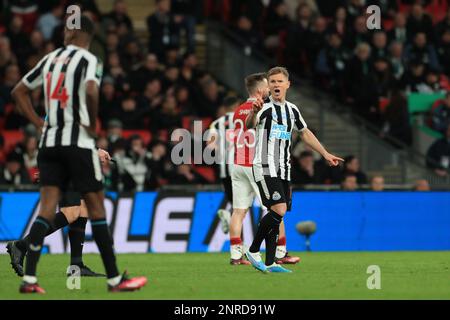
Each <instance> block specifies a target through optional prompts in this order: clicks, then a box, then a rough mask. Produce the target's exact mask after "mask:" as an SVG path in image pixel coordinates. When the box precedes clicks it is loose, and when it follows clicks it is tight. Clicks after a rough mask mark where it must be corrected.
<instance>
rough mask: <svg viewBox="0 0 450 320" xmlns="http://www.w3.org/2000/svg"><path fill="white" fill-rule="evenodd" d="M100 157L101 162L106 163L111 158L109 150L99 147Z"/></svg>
mask: <svg viewBox="0 0 450 320" xmlns="http://www.w3.org/2000/svg"><path fill="white" fill-rule="evenodd" d="M98 157H99V158H100V162H101V163H105V162H106V161H109V160H111V156H110V155H109V153H108V151H106V150H103V149H100V148H99V149H98Z"/></svg>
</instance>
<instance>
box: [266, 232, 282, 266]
mask: <svg viewBox="0 0 450 320" xmlns="http://www.w3.org/2000/svg"><path fill="white" fill-rule="evenodd" d="M279 234H280V225H278V227H273V228H272V229H271V230H270V232H269V233H268V234H267V236H266V237H265V239H264V240H265V241H266V266H270V265H272V264H273V263H274V262H275V253H276V251H277V241H278V235H279Z"/></svg>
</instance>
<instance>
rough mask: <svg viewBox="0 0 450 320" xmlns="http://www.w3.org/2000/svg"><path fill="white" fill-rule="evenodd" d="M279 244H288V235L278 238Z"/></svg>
mask: <svg viewBox="0 0 450 320" xmlns="http://www.w3.org/2000/svg"><path fill="white" fill-rule="evenodd" d="M277 246H286V237H280V238H278V241H277Z"/></svg>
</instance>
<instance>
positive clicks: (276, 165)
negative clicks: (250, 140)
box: [253, 97, 307, 182]
mask: <svg viewBox="0 0 450 320" xmlns="http://www.w3.org/2000/svg"><path fill="white" fill-rule="evenodd" d="M306 127H307V126H306V123H305V121H304V120H303V117H302V115H301V114H300V111H299V110H298V108H297V107H296V106H295V105H294V104H292V103H290V102H288V101H285V102H284V103H283V104H281V103H279V102H276V101H274V100H273V99H272V97H270V99H269V101H268V102H266V103H264V105H263V107H262V108H261V110H260V111H259V112H258V114H257V115H256V151H255V158H254V160H253V175H254V178H255V181H257V182H258V181H261V180H263V179H264V176H270V177H279V178H280V179H282V180H287V181H290V180H291V150H290V149H291V135H292V131H293V130H298V131H302V130H304V129H306Z"/></svg>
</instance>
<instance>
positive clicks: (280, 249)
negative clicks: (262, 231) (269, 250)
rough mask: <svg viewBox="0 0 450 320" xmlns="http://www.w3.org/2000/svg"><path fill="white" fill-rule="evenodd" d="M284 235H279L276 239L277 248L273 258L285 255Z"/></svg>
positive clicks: (280, 257)
mask: <svg viewBox="0 0 450 320" xmlns="http://www.w3.org/2000/svg"><path fill="white" fill-rule="evenodd" d="M286 253H287V250H286V237H280V238H278V241H277V249H276V253H275V258H277V259H282V258H284V257H285V256H286Z"/></svg>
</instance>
